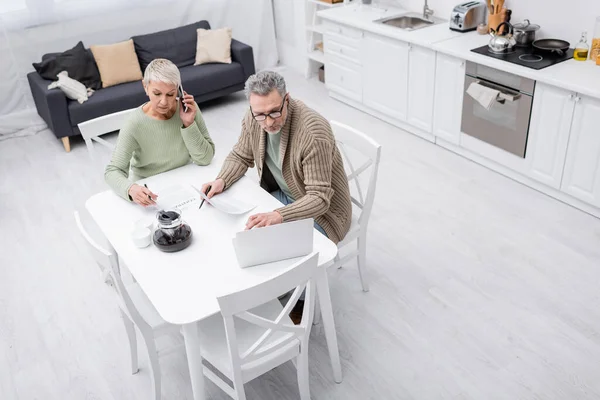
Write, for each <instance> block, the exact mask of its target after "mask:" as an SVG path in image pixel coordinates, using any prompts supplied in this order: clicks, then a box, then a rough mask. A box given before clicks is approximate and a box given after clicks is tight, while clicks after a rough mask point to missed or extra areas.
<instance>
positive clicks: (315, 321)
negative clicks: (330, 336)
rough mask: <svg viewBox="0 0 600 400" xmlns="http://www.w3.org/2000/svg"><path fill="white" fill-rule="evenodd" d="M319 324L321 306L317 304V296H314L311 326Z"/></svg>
mask: <svg viewBox="0 0 600 400" xmlns="http://www.w3.org/2000/svg"><path fill="white" fill-rule="evenodd" d="M320 323H321V305H320V304H319V296H318V295H316V294H315V316H314V317H313V325H318V324H320Z"/></svg>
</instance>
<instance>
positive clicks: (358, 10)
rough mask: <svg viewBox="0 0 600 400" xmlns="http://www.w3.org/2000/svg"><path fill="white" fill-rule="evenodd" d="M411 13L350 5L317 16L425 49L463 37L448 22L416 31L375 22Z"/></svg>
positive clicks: (394, 9) (321, 12)
mask: <svg viewBox="0 0 600 400" xmlns="http://www.w3.org/2000/svg"><path fill="white" fill-rule="evenodd" d="M409 12H411V11H409V10H403V9H401V8H392V7H386V8H385V9H383V8H378V7H372V6H361V5H350V6H342V7H337V8H331V9H329V10H323V11H319V12H318V14H317V15H318V16H319V17H321V18H323V19H326V20H329V21H333V22H338V23H340V24H345V25H350V26H353V27H356V28H359V29H363V30H365V31H368V32H372V33H375V34H378V35H382V36H388V37H390V38H393V39H398V40H403V41H406V42H410V43H413V44H416V45H421V46H424V47H430V46H431V45H432V44H433V43H435V42H439V41H441V40H447V39H451V38H453V37H457V36H460V35H461V33H460V32H454V31H451V30H450V29H448V22H447V21H446V22H442V23H440V24H437V25H433V26H430V27H427V28H422V29H417V30H414V31H407V30H404V29H399V28H395V27H393V26H387V25H384V24H380V23H376V22H373V21H375V20H377V19H380V18H386V17H391V16H396V15H402V14H406V13H409Z"/></svg>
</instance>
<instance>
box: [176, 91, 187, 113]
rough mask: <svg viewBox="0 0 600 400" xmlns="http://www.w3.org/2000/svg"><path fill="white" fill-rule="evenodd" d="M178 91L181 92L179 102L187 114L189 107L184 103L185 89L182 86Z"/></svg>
mask: <svg viewBox="0 0 600 400" xmlns="http://www.w3.org/2000/svg"><path fill="white" fill-rule="evenodd" d="M177 91H178V92H179V101H181V105H182V106H183V112H187V110H188V106H187V104H185V103H184V102H183V87H181V85H179V88H178V89H177Z"/></svg>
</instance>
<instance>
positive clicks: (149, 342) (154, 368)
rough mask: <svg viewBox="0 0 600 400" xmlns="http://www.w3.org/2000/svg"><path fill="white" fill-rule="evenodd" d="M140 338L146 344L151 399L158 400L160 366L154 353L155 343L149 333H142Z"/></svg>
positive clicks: (159, 392) (156, 354)
mask: <svg viewBox="0 0 600 400" xmlns="http://www.w3.org/2000/svg"><path fill="white" fill-rule="evenodd" d="M142 337H143V338H144V342H145V343H146V348H147V349H148V360H149V361H150V369H151V371H150V372H151V377H152V386H153V396H152V398H153V399H155V400H160V398H161V391H160V383H161V382H160V378H161V376H160V364H159V363H158V352H157V351H156V343H155V342H154V336H153V335H152V333H151V332H142Z"/></svg>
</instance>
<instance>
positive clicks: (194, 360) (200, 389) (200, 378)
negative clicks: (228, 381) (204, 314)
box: [182, 322, 205, 400]
mask: <svg viewBox="0 0 600 400" xmlns="http://www.w3.org/2000/svg"><path fill="white" fill-rule="evenodd" d="M182 328H183V329H182V330H183V338H184V340H185V351H186V353H187V359H188V367H189V369H190V379H191V381H192V394H193V397H194V400H204V399H205V397H204V372H203V370H202V368H203V367H202V353H201V352H200V338H198V326H197V325H196V323H195V322H193V323H191V324H186V325H183V327H182Z"/></svg>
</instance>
